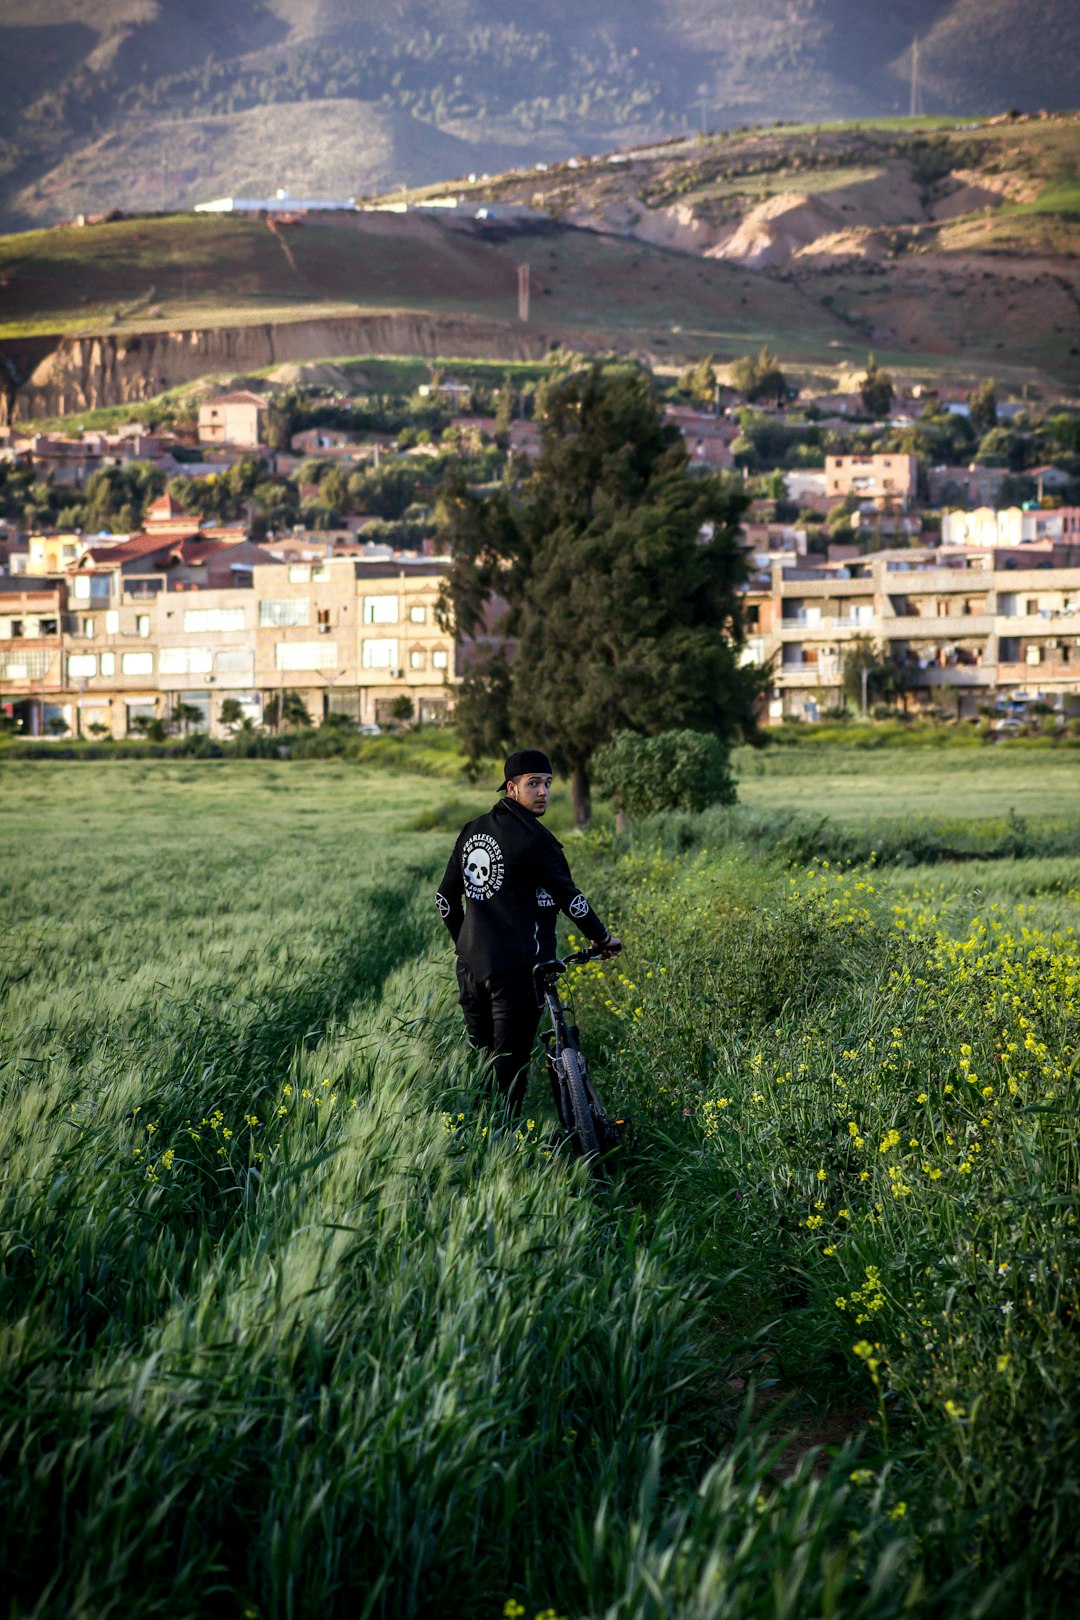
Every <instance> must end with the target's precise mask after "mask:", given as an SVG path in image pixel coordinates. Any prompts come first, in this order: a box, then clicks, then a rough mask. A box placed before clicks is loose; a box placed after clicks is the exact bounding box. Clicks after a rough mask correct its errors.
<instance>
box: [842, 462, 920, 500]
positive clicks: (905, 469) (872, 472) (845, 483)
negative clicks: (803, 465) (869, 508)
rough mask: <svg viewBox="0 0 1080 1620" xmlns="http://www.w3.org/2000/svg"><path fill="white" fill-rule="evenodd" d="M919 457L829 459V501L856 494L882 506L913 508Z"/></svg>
mask: <svg viewBox="0 0 1080 1620" xmlns="http://www.w3.org/2000/svg"><path fill="white" fill-rule="evenodd" d="M918 484H919V458H918V457H917V456H904V455H900V454H897V453H891V452H890V453H889V454H887V455H873V456H826V457H825V494H826V496H827V498H828V499H829V500H830V501H839V500H843V499H845V497H846V496H848V495H854V496H855V497H856V498H857V499H858V500H860V501H873V502H874V503H875V505H878V506H882V507H896V506H900V507H906V506H910V505H911V504H912V503H913V502H914V501H915V499H916V497H917V495H918Z"/></svg>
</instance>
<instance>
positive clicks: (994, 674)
mask: <svg viewBox="0 0 1080 1620" xmlns="http://www.w3.org/2000/svg"><path fill="white" fill-rule="evenodd" d="M906 674H907V676H908V679H909V681H910V682H911V685H912V686H953V687H957V686H959V687H965V688H969V687H990V686H996V685H997V682H998V675H999V667H998V665H997V664H947V665H946V666H945V668H944V669H942V668H941V666H940V665H939V664H931V665H930V666H929V668H927V669H915V668H912V667H911V666H909V667H908V669H907V670H906Z"/></svg>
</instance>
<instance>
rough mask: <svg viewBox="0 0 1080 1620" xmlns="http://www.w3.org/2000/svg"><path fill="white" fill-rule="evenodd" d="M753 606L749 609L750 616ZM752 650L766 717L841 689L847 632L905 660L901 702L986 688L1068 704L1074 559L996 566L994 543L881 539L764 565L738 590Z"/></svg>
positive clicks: (1079, 580) (817, 710)
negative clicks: (843, 552)
mask: <svg viewBox="0 0 1080 1620" xmlns="http://www.w3.org/2000/svg"><path fill="white" fill-rule="evenodd" d="M752 615H755V616H756V619H754V618H752ZM747 618H748V622H750V623H751V624H754V623H756V624H757V625H759V626H760V630H755V631H754V632H753V633H754V634H755V637H756V639H755V641H754V643H753V644H752V645H753V657H754V661H755V662H760V663H763V664H767V663H771V664H772V667H773V671H774V674H773V694H772V699H771V703H770V710H769V714H770V718H772V719H783V718H787V717H792V716H798V717H801V718H806V719H815V718H818V717H819V715H820V714H821V713H822V712H823V711H824V710H825V709H826V708H829V707H832V706H834V705H836V704H839V703H841V702H842V701H843V681H844V655H845V650H846V648H847V647H848V645H849V644H850V643H851V641H852V640H853V639H854V638H855V637H857V636H867V637H869V638H870V639H871V640H872V641H873V642H874V643H875V644H876V645H878V646H882V647H884V648H885V649H887V650H888V651H889V652H890V653H891V654H892V655H893V656H894V657H895V659H896V661H897V663H898V664H900V665H901V666H902V667H903V669H904V670H905V674H906V678H907V686H908V697H909V702H911V703H913V704H915V705H922V706H927V705H930V704H947V705H948V706H949V707H951V708H953V709H955V711H956V713H958V714H960V715H971V714H974V713H975V712H976V711H977V708H978V705H979V704H980V703H981V702H985V701H986V700H987V699H988V698H991V697H994V696H996V695H998V694H1007V695H1012V696H1016V695H1019V694H1021V693H1026V694H1027V695H1029V696H1032V697H1034V696H1036V695H1038V696H1040V697H1042V698H1043V699H1044V700H1046V701H1048V702H1052V703H1054V704H1055V705H1056V706H1058V707H1061V708H1063V709H1066V710H1068V711H1070V712H1072V711H1073V710H1076V709H1080V567H1071V568H1054V567H1050V568H1047V567H1039V568H1033V569H1025V568H1017V567H1015V566H1002V565H1001V560H1000V559H999V558H998V557H997V555H996V553H995V552H994V551H992V550H991V551H989V552H986V551H981V552H978V551H975V552H972V551H967V550H964V551H947V550H945V549H944V548H942V549H941V550H940V551H933V550H929V549H925V550H914V549H913V550H903V551H884V552H878V553H876V554H872V555H869V556H862V557H859V558H853V559H849V560H847V561H844V562H838V563H825V564H822V565H819V566H811V565H810V559H799V560H798V561H797V562H796V563H795V564H794V565H791V564H789V563H787V562H786V561H785V560H783V559H777V560H775V561H774V562H773V563H772V565H771V577H770V578H769V579H768V580H767V581H765V580H758V581H757V582H755V587H754V588H753V589H752V590H751V591H750V592H749V593H748V595H747Z"/></svg>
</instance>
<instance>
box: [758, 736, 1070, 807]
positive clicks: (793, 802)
mask: <svg viewBox="0 0 1080 1620" xmlns="http://www.w3.org/2000/svg"><path fill="white" fill-rule="evenodd" d="M913 752H914V751H913V750H911V749H907V748H895V749H891V750H889V749H884V750H881V751H879V752H875V753H874V754H873V755H872V756H871V757H870V758H869V759H868V757H867V755H866V754H865V753H862V752H859V751H856V750H854V749H851V748H843V747H836V748H828V749H826V748H820V749H819V748H814V749H806V750H805V751H800V750H798V749H792V748H773V749H766V750H763V751H754V750H752V749H742V750H740V751H739V753H738V754H737V756H736V775H737V776H738V778H739V799H740V802H741V803H743V804H745V805H747V806H748V807H750V808H751V809H754V810H769V811H781V810H788V811H794V812H801V813H809V814H812V815H825V816H828V817H829V818H830V820H834V821H837V822H840V823H843V824H845V825H846V824H849V823H853V822H860V821H865V820H868V819H873V818H876V817H880V816H882V815H884V816H887V817H890V818H897V817H910V816H942V817H963V818H966V819H982V818H984V817H1000V816H1005V815H1008V813H1009V811H1010V810H1015V811H1016V812H1017V814H1019V815H1024V816H1065V815H1069V814H1070V813H1071V814H1080V749H1071V750H1068V751H1066V750H1058V751H1051V750H1049V749H1048V750H1046V751H1045V752H1042V751H1040V752H1039V753H1037V754H1032V753H1030V752H1021V751H1020V750H1018V749H1016V748H1012V747H1010V746H1008V745H1006V746H1004V747H998V748H988V747H986V746H978V747H974V748H971V749H967V748H963V749H961V748H957V749H944V748H943V749H939V750H936V751H935V750H933V749H932V748H928V749H926V750H924V751H922V752H920V753H919V754H916V755H915V757H913Z"/></svg>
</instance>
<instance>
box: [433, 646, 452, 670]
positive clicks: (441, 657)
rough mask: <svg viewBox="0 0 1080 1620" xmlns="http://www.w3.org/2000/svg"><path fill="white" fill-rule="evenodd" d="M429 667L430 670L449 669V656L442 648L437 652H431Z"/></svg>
mask: <svg viewBox="0 0 1080 1620" xmlns="http://www.w3.org/2000/svg"><path fill="white" fill-rule="evenodd" d="M431 667H432V669H449V667H450V654H449V653H448V652H445V651H444V650H443V649H442V648H440V649H439V651H438V652H433V653H432V655H431Z"/></svg>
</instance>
